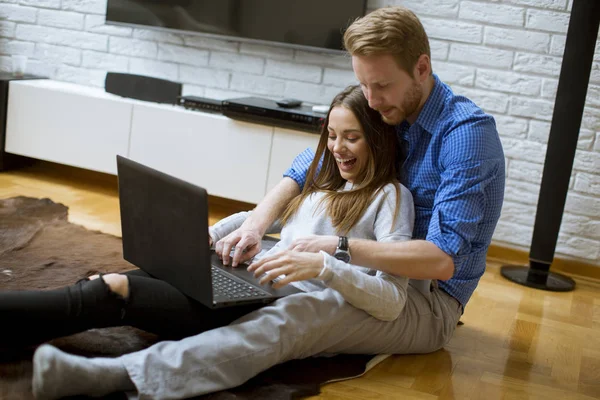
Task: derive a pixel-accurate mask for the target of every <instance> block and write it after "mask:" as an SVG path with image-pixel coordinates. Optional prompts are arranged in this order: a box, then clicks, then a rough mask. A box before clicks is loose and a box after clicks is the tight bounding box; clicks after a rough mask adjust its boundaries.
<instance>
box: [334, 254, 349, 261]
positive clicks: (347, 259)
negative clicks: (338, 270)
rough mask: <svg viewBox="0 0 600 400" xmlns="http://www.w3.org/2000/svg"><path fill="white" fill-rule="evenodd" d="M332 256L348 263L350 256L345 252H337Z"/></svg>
mask: <svg viewBox="0 0 600 400" xmlns="http://www.w3.org/2000/svg"><path fill="white" fill-rule="evenodd" d="M333 256H334V257H335V258H337V259H338V260H341V261H343V262H346V263H347V262H350V254H349V253H348V252H347V251H337V252H336V253H335V254H334V255H333Z"/></svg>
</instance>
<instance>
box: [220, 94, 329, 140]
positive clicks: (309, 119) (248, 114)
mask: <svg viewBox="0 0 600 400" xmlns="http://www.w3.org/2000/svg"><path fill="white" fill-rule="evenodd" d="M223 115H226V116H228V117H230V118H234V119H240V120H244V121H250V122H259V123H263V124H269V125H274V126H280V127H283V128H291V129H299V130H303V131H305V132H310V133H320V131H321V127H322V125H323V124H324V123H325V116H324V115H323V114H317V113H315V112H313V111H312V107H308V106H299V107H295V108H285V107H280V106H278V105H277V102H275V101H273V100H269V99H263V98H260V97H240V98H236V99H228V100H224V101H223Z"/></svg>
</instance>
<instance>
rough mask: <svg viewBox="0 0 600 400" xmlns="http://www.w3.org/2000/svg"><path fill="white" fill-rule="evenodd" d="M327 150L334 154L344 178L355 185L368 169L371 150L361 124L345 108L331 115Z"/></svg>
mask: <svg viewBox="0 0 600 400" xmlns="http://www.w3.org/2000/svg"><path fill="white" fill-rule="evenodd" d="M327 130H328V131H329V138H328V140H327V148H328V149H329V151H330V152H331V154H333V157H334V158H335V161H336V164H337V166H338V169H339V171H340V174H341V175H342V178H343V179H345V180H347V181H348V182H351V183H354V182H355V180H356V179H357V178H358V177H359V176H360V175H361V173H362V171H363V170H364V169H365V168H366V167H367V165H368V160H369V148H368V145H367V140H366V138H365V133H364V131H363V128H362V126H361V125H360V122H358V119H357V118H356V116H355V115H354V113H353V112H352V111H350V110H349V109H347V108H346V107H343V106H336V107H334V108H333V109H332V110H331V112H330V113H329V125H328V126H327Z"/></svg>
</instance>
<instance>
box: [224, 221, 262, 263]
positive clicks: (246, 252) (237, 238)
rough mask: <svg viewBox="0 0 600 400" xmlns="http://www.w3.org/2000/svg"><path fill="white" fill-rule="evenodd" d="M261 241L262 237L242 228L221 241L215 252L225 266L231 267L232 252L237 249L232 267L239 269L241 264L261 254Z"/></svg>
mask: <svg viewBox="0 0 600 400" xmlns="http://www.w3.org/2000/svg"><path fill="white" fill-rule="evenodd" d="M260 241H261V235H259V234H258V233H257V232H256V231H253V230H251V229H244V228H243V227H242V228H239V229H236V230H235V231H233V232H231V233H230V234H229V235H227V236H225V237H224V238H223V239H221V240H219V241H218V242H217V244H216V245H215V252H216V253H217V255H218V256H219V258H220V259H221V260H223V264H224V265H229V260H230V254H231V250H232V249H233V248H234V247H235V252H234V253H233V262H232V263H231V266H232V267H237V266H238V264H239V263H243V262H245V261H247V260H250V259H251V258H252V257H254V256H255V255H257V254H258V252H260V249H261V242H260Z"/></svg>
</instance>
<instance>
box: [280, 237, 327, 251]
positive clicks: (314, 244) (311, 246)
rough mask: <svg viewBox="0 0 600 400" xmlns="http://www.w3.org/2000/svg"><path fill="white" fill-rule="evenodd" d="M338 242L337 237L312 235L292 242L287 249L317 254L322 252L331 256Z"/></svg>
mask: <svg viewBox="0 0 600 400" xmlns="http://www.w3.org/2000/svg"><path fill="white" fill-rule="evenodd" d="M338 241H339V238H338V237H337V236H324V235H313V236H307V237H303V238H300V239H296V240H294V241H293V242H292V244H290V247H288V249H290V250H294V251H307V252H309V253H318V252H319V251H321V250H323V251H324V252H325V253H328V254H333V253H334V252H335V249H336V248H337V245H338Z"/></svg>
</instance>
